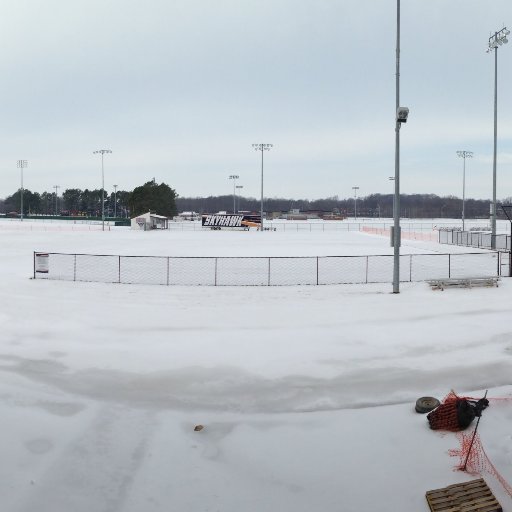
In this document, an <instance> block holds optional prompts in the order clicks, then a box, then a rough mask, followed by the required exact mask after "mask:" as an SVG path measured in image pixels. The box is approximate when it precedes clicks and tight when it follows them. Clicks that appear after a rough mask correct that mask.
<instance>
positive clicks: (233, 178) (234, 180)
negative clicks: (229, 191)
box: [229, 174, 240, 214]
mask: <svg viewBox="0 0 512 512" xmlns="http://www.w3.org/2000/svg"><path fill="white" fill-rule="evenodd" d="M238 178H240V176H238V174H231V175H230V176H229V179H230V180H233V214H235V213H236V211H235V210H236V180H237V179H238Z"/></svg>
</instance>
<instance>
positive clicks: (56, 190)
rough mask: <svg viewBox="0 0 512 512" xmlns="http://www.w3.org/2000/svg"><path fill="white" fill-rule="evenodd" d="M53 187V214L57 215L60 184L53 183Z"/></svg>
mask: <svg viewBox="0 0 512 512" xmlns="http://www.w3.org/2000/svg"><path fill="white" fill-rule="evenodd" d="M53 188H54V189H55V215H56V216H57V215H58V213H57V212H58V202H57V201H58V197H59V188H60V185H54V186H53Z"/></svg>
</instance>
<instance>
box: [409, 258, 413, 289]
mask: <svg viewBox="0 0 512 512" xmlns="http://www.w3.org/2000/svg"><path fill="white" fill-rule="evenodd" d="M409 282H410V283H412V254H409Z"/></svg>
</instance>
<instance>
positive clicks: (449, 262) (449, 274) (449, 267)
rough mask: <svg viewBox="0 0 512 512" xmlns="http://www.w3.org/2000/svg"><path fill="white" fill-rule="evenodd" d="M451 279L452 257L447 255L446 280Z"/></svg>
mask: <svg viewBox="0 0 512 512" xmlns="http://www.w3.org/2000/svg"><path fill="white" fill-rule="evenodd" d="M450 277H452V255H451V254H448V279H450Z"/></svg>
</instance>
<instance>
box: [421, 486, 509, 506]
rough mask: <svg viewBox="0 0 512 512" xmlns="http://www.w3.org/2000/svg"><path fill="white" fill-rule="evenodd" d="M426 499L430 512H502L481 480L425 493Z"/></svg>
mask: <svg viewBox="0 0 512 512" xmlns="http://www.w3.org/2000/svg"><path fill="white" fill-rule="evenodd" d="M426 498H427V501H428V506H429V507H430V510H431V511H432V512H503V509H502V508H501V505H500V504H499V503H498V500H497V499H496V498H495V497H494V494H493V493H492V491H491V490H490V489H489V487H488V486H487V484H486V483H485V480H484V479H483V478H479V479H478V480H471V481H470V482H464V483H462V484H454V485H449V486H448V487H444V488H443V489H434V490H433V491H427V494H426Z"/></svg>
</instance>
